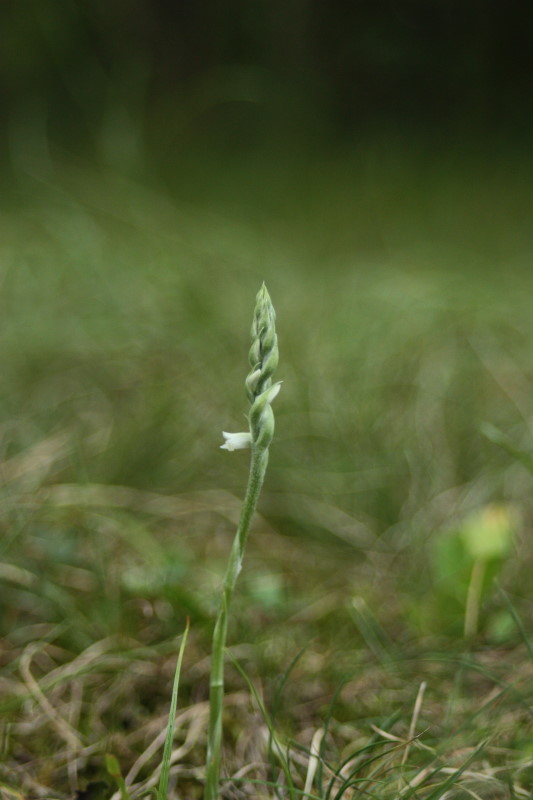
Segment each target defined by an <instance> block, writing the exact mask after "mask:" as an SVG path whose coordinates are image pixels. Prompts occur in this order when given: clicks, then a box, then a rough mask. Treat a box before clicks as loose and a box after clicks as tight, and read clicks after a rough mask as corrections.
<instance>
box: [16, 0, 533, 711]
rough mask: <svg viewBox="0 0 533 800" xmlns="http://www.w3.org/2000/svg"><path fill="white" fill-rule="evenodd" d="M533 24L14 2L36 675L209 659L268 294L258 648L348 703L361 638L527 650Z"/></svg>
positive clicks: (408, 8) (250, 594)
mask: <svg viewBox="0 0 533 800" xmlns="http://www.w3.org/2000/svg"><path fill="white" fill-rule="evenodd" d="M531 17H532V10H531V7H530V6H527V5H522V4H518V3H517V2H508V3H506V4H503V3H499V2H496V0H494V1H493V2H485V3H478V2H471V3H457V2H433V3H428V2H427V1H426V2H421V1H419V0H409V2H403V3H400V4H398V3H392V2H378V3H375V2H364V3H359V2H358V3H355V2H352V3H349V2H341V1H340V0H335V2H331V3H321V2H318V1H317V0H313V1H311V0H307V2H306V1H305V0H298V1H297V2H293V3H279V2H268V3H266V2H258V3H249V2H242V0H232V2H229V3H227V4H219V3H215V2H212V1H211V0H202V2H197V3H188V4H186V3H180V2H178V3H169V2H163V1H162V0H150V1H148V0H136V2H128V3H125V2H114V3H109V4H108V3H103V2H91V3H89V2H66V0H61V1H60V2H55V3H53V2H43V1H42V0H28V2H26V3H24V4H20V3H15V2H10V1H9V0H7V2H3V3H2V5H1V8H0V27H1V30H2V37H1V44H0V98H1V105H2V119H1V130H0V146H1V150H0V153H1V156H0V166H1V180H2V184H1V185H2V193H1V195H0V302H1V304H2V307H1V310H2V314H1V356H0V358H1V363H2V392H1V396H0V448H1V449H0V459H1V472H2V489H1V492H2V503H1V511H0V514H1V525H2V528H3V536H2V542H1V545H0V547H1V555H0V577H2V580H3V582H4V589H3V591H2V595H1V600H0V603H1V605H2V613H1V615H0V630H1V633H2V635H3V636H4V637H5V643H6V644H5V652H4V654H3V655H2V658H3V660H4V662H5V663H16V659H17V658H18V657H19V656H20V654H21V653H22V652H23V651H24V648H25V647H26V646H27V645H28V644H29V643H30V642H33V641H35V640H40V639H41V638H42V639H46V640H51V641H53V642H55V643H56V644H57V647H58V648H59V647H61V648H63V650H61V651H59V650H58V651H57V652H55V655H54V658H56V659H57V662H60V663H64V662H65V661H68V659H69V658H71V657H74V656H73V654H75V653H78V652H80V651H81V650H83V649H84V648H87V647H90V646H91V644H92V643H94V642H95V641H99V640H103V639H104V638H105V637H107V636H116V635H124V636H129V637H133V639H135V641H138V642H141V643H142V644H151V645H154V646H155V645H157V644H158V643H161V642H162V641H164V640H165V637H167V639H168V638H169V637H170V638H171V637H174V636H175V635H176V633H177V632H178V631H181V630H182V628H183V624H184V620H185V616H186V615H187V614H188V615H190V616H191V620H192V630H193V641H194V636H195V635H196V636H198V641H197V642H196V644H195V645H194V647H196V648H197V650H195V651H193V652H195V653H196V655H197V656H198V658H199V659H201V658H205V655H206V652H207V648H208V637H209V634H210V626H211V619H212V615H213V609H214V607H215V604H216V598H217V592H218V589H219V586H220V579H221V575H222V572H223V568H224V564H225V559H226V557H227V553H228V547H229V542H230V540H231V535H232V532H233V529H234V521H235V518H236V514H237V513H238V507H239V497H240V496H241V493H242V489H243V486H244V483H245V480H246V471H247V457H246V454H243V453H234V454H228V453H226V452H223V451H220V450H219V448H218V445H219V444H220V443H221V441H222V440H221V431H222V429H224V430H240V429H242V427H243V414H244V413H245V411H246V399H245V395H244V378H245V375H246V372H247V350H248V343H249V340H248V331H249V326H250V322H251V315H252V310H253V303H254V297H255V293H256V292H257V290H258V289H259V287H260V285H261V282H262V281H263V280H265V281H266V283H267V285H268V288H269V291H270V294H271V296H272V299H273V302H274V305H275V307H276V310H277V313H278V334H279V343H280V368H279V378H280V379H282V380H283V381H284V383H283V391H282V392H281V394H280V396H279V398H278V399H277V400H276V409H275V410H276V424H277V432H276V439H275V443H274V445H273V447H272V450H271V461H270V468H269V473H268V477H267V481H266V485H265V492H264V495H263V497H262V500H261V504H260V515H259V517H258V520H257V522H256V530H255V534H256V535H255V536H252V538H251V541H250V551H249V555H248V561H247V565H246V569H245V570H244V572H243V576H242V584H241V589H240V592H238V597H236V620H238V621H237V622H235V626H236V630H235V631H234V632H233V634H232V635H233V637H234V638H233V641H234V642H254V643H255V644H256V645H257V647H258V648H259V651H258V652H259V653H260V656H258V658H259V661H260V667H259V670H260V671H262V674H264V675H268V674H269V670H270V671H271V673H275V672H277V671H279V670H280V669H281V667H280V665H282V664H285V665H286V664H287V662H288V661H289V660H290V659H291V658H292V655H294V649H295V648H296V647H297V646H299V645H301V644H305V643H306V642H309V641H310V640H311V638H312V637H317V638H316V640H313V641H315V642H316V646H315V645H313V647H315V650H316V652H315V655H316V658H317V659H319V661H320V664H321V666H319V667H318V668H317V666H316V664H317V663H318V662H317V661H315V662H314V663H315V667H314V669H315V670H316V669H318V670H320V669H323V670H324V674H325V675H327V676H328V679H329V678H331V684H332V685H335V681H336V680H337V678H338V677H339V675H340V674H342V673H343V670H344V669H345V668H346V664H347V663H352V664H353V663H354V659H355V658H357V656H355V655H354V650H355V649H357V648H359V652H367V651H368V648H370V651H371V653H373V654H374V656H376V657H377V658H378V659H381V660H383V658H384V653H386V652H391V649H392V651H394V652H397V653H405V652H412V651H410V650H409V648H410V647H413V642H417V641H420V640H423V641H426V639H424V637H430V639H431V642H432V645H431V646H432V647H433V646H434V639H433V638H431V637H434V636H436V637H449V638H445V639H444V642H445V644H444V647H445V648H449V647H452V648H454V647H456V646H459V647H460V646H461V645H460V644H459V645H458V642H461V641H462V638H461V637H462V636H463V633H464V632H465V631H466V632H467V633H469V634H470V635H472V634H473V635H477V634H481V635H482V636H483V637H485V638H484V639H483V640H482V641H483V642H484V643H488V644H489V645H490V643H492V644H494V643H496V644H497V645H498V646H500V645H501V643H502V642H503V643H504V644H505V643H507V644H508V643H509V642H511V644H512V643H513V642H515V641H516V637H517V636H518V633H517V629H516V626H515V625H514V623H513V620H512V615H511V614H510V612H509V610H508V606H507V601H506V600H505V599H504V598H503V596H502V595H501V594H498V591H497V584H496V582H495V581H496V579H497V580H498V581H499V582H500V586H503V588H504V589H505V590H506V592H507V593H508V595H510V596H511V598H512V601H513V603H514V605H515V607H516V608H517V609H518V610H519V611H520V613H524V615H525V617H524V618H526V619H527V618H530V612H531V597H530V580H529V573H530V569H531V555H532V547H531V537H530V536H529V531H530V527H531V519H532V510H533V509H532V501H531V496H532V495H531V489H532V476H531V470H530V469H528V464H529V466H530V462H529V461H528V459H529V455H528V454H530V453H531V452H532V451H533V431H532V426H533V391H532V388H533V368H532V362H531V353H532V348H533V317H532V314H531V291H532V289H533V285H532V284H533V279H532V275H531V251H532V244H533V242H532V236H533V228H532V226H531V212H532V207H531V185H532V183H531V181H532V177H533V175H532V172H533V169H532V160H531V101H530V85H529V84H530V76H531V66H532V64H531V61H532V57H533V56H532V52H531V48H530V46H529V42H530V32H531ZM495 520H496V522H495ZM502 520H503V522H502ZM500 523H501V525H500ZM476 526H477V527H476ZM479 526H481V530H482V531H484V530H485V529H486V530H487V536H488V537H489V539H490V540H491V541H493V539H495V540H497V542H496V545H495V546H494V548H493V550H491V551H490V552H489V553H488V554H485V553H483V554H482V555H481V557H480V556H479V553H478V551H477V550H476V546H477V545H476V544H475V542H477V541H478V540H477V539H475V540H474V539H472V537H471V535H470V533H469V532H471V531H472V530H475V531H479ZM494 531H496V533H494ZM502 531H504V532H505V531H507V533H505V535H504V534H502V533H501V532H502ZM509 531H510V532H509ZM500 534H501V536H502V538H501V542H500V539H499V538H498V537H499V536H500ZM476 535H477V534H476ZM491 537H493V538H492V539H491ZM481 539H483V533H482V534H481ZM473 541H474V544H472V542H473ZM480 558H481V562H482V563H483V573H482V575H481V578H480V577H479V575H478V573H477V572H474V573H473V572H472V570H473V568H474V562H475V563H476V564H478V565H479V560H480ZM476 569H477V567H476ZM472 574H474V575H478V578H479V581H478V585H477V591H478V595H477V601H479V602H478V606H479V607H478V608H477V616H476V615H475V613H474V612H476V608H475V607H473V606H472V602H473V601H472V593H471V590H472V583H471V581H472ZM478 578H476V580H478ZM469 587H470V588H469ZM469 591H470V595H468V592H469ZM362 597H363V598H364V600H361V598H362ZM468 597H470V600H469V599H468ZM475 599H476V597H475V596H474V600H475ZM469 603H470V606H469ZM365 609H366V611H365ZM472 614H474V617H472ZM469 615H470V616H469ZM465 616H466V617H467V618H468V619H469V622H468V621H467V622H466V623H465ZM354 623H355V624H354ZM284 625H286V627H283V626H284ZM469 625H470V627H469ZM513 637H515V638H514V639H513ZM128 641H130V642H131V640H128ZM438 641H439V642H441V641H442V640H440V639H439V640H438ZM128 646H129V645H128ZM192 646H193V645H191V647H192ZM435 646H436V645H435ZM439 646H440V645H439ZM509 646H511V645H509ZM396 647H397V648H398V649H397V651H396V650H395V648H396ZM173 648H174V645H172V647H171V648H170V651H171V652H173ZM330 652H334V653H335V654H336V657H335V659H333V660H332V661H330V662H329V663H326V661H327V659H326V655H325V654H327V653H330ZM202 663H203V662H202ZM47 668H50V664H48V665H47V664H45V663H43V664H41V669H42V672H43V674H45V673H46V670H47ZM328 670H329V672H328ZM330 673H331V674H330ZM202 674H203V682H202V681H200V684H199V685H200V688H199V689H197V690H194V689H191V692H193V693H194V691H197V694H198V697H202V696H204V695H205V689H206V682H205V671H204V673H202ZM193 677H194V676H193ZM193 683H194V681H193ZM10 691H15V690H14V689H12V690H10ZM202 692H203V693H204V695H202ZM162 694H163V696H164V697H165V698H166V697H168V692H167V690H166V689H165V692H163V693H162ZM311 694H312V692H311ZM161 702H163V698H162V699H161ZM117 724H118V723H117Z"/></svg>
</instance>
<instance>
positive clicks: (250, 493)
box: [204, 446, 268, 800]
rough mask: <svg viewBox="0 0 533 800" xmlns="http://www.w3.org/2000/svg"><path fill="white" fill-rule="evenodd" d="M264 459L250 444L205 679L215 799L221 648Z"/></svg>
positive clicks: (212, 796)
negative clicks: (243, 490) (244, 485)
mask: <svg viewBox="0 0 533 800" xmlns="http://www.w3.org/2000/svg"><path fill="white" fill-rule="evenodd" d="M267 463H268V449H267V448H260V447H257V446H252V460H251V464H250V474H249V478H248V487H247V489H246V495H245V498H244V502H243V505H242V509H241V516H240V520H239V525H238V527H237V532H236V534H235V539H234V540H233V545H232V548H231V555H230V558H229V561H228V566H227V569H226V575H225V577H224V588H223V592H222V598H221V602H220V607H219V610H218V614H217V619H216V623H215V629H214V633H213V650H212V657H211V677H210V683H209V707H210V717H209V733H208V742H207V774H206V785H205V795H204V797H205V800H217V797H218V783H219V775H220V757H221V749H222V713H223V706H224V650H225V646H226V634H227V630H228V612H229V607H230V603H231V598H232V596H233V592H234V589H235V585H236V583H237V578H238V576H239V572H240V571H241V567H242V560H243V557H244V549H245V547H246V541H247V538H248V531H249V528H250V522H251V520H252V516H253V514H254V511H255V508H256V505H257V500H258V498H259V494H260V493H261V487H262V485H263V480H264V477H265V472H266V468H267Z"/></svg>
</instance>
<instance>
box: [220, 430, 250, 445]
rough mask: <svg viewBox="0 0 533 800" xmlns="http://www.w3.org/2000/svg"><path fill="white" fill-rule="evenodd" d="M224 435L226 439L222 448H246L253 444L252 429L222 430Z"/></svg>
mask: <svg viewBox="0 0 533 800" xmlns="http://www.w3.org/2000/svg"><path fill="white" fill-rule="evenodd" d="M222 436H223V437H224V439H225V442H224V444H221V445H220V447H221V449H222V450H244V449H245V448H246V447H250V445H251V444H252V435H251V433H250V431H245V432H243V433H226V431H222Z"/></svg>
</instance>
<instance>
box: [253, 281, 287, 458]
mask: <svg viewBox="0 0 533 800" xmlns="http://www.w3.org/2000/svg"><path fill="white" fill-rule="evenodd" d="M275 322H276V312H275V311H274V307H273V305H272V301H271V300H270V295H269V294H268V291H267V288H266V286H265V284H263V285H262V286H261V289H260V290H259V292H258V294H257V298H256V302H255V310H254V318H253V322H252V344H251V347H250V353H249V361H250V365H251V367H252V369H251V372H250V373H249V375H248V377H247V378H246V393H247V395H248V399H249V401H250V403H251V406H252V407H251V409H250V417H249V418H250V431H251V434H252V442H253V444H254V445H256V446H257V447H261V448H262V449H266V448H268V446H269V444H270V442H271V441H272V437H273V435H274V415H273V414H272V410H271V409H270V403H271V402H272V401H273V400H274V398H275V397H276V395H277V394H278V392H279V389H280V384H276V386H277V388H276V390H275V391H274V392H272V391H271V387H272V375H273V374H274V372H275V370H276V367H277V366H278V359H279V356H278V337H277V336H276V326H275ZM267 408H268V409H269V410H267Z"/></svg>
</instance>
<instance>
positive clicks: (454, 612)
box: [420, 505, 517, 637]
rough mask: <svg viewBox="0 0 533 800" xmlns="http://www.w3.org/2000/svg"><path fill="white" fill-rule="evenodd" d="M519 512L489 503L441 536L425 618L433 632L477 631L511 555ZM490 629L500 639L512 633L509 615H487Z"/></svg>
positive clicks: (433, 547) (435, 544)
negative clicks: (485, 608) (505, 634)
mask: <svg viewBox="0 0 533 800" xmlns="http://www.w3.org/2000/svg"><path fill="white" fill-rule="evenodd" d="M516 531H517V520H516V512H515V511H514V509H512V508H511V507H509V506H502V505H500V506H496V505H489V506H486V507H484V508H482V509H480V510H479V511H477V512H473V513H471V514H469V515H468V516H467V517H466V518H465V519H464V520H463V521H462V522H461V523H460V524H459V525H458V526H457V527H456V528H452V529H451V530H444V531H440V532H438V534H436V535H435V536H434V538H433V539H432V540H431V542H430V569H431V575H432V592H431V595H430V596H429V597H428V598H427V601H426V603H425V604H424V607H423V609H422V612H421V614H420V617H421V618H423V620H424V624H425V625H427V626H428V629H432V630H434V631H435V632H437V631H439V630H442V629H444V630H449V631H452V630H455V631H459V630H460V628H461V626H462V627H463V631H464V633H465V634H467V635H471V634H474V633H477V631H478V627H479V623H480V614H481V611H482V607H483V604H484V603H485V602H486V601H487V600H489V599H490V598H491V596H492V597H493V596H494V591H495V586H496V581H497V579H498V576H499V575H500V573H501V571H502V569H503V567H504V566H505V564H506V562H507V560H508V559H509V558H510V557H511V555H512V551H513V543H514V540H515V536H516ZM482 617H483V618H482V626H483V629H484V630H485V631H487V630H492V632H493V634H495V635H496V636H497V637H501V636H502V635H503V634H504V633H505V631H507V632H509V633H510V631H511V627H510V626H509V624H508V622H509V618H508V614H507V613H506V612H504V613H503V615H502V612H501V611H500V610H499V609H496V610H493V611H492V612H489V613H488V614H483V615H482Z"/></svg>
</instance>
